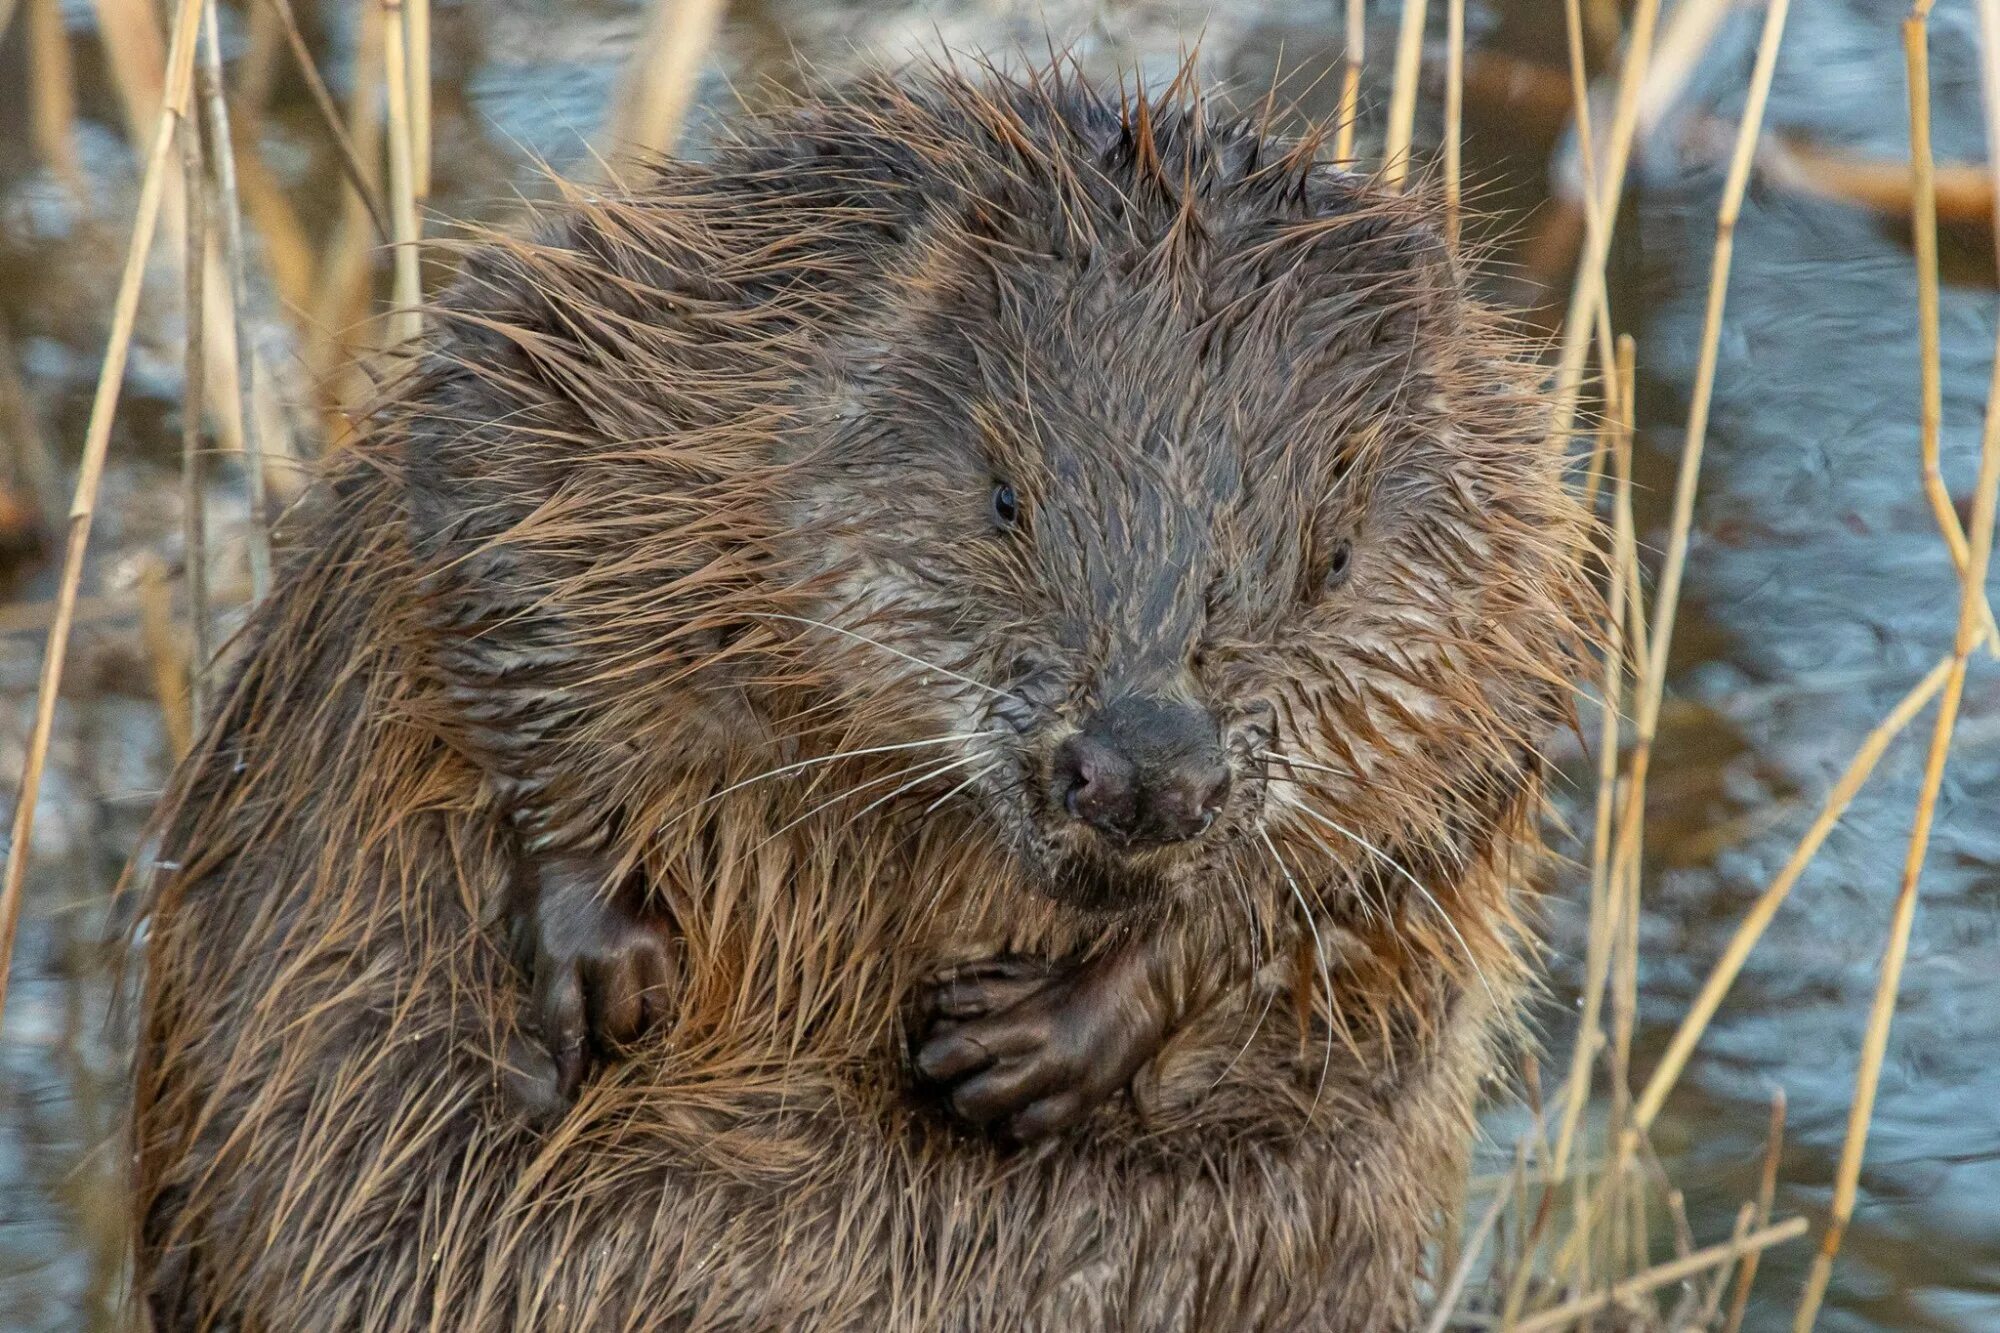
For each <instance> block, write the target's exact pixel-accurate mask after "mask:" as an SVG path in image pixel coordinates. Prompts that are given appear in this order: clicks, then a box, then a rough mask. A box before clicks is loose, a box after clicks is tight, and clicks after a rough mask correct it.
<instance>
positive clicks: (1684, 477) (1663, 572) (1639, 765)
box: [1607, 0, 1791, 864]
mask: <svg viewBox="0 0 2000 1333" xmlns="http://www.w3.org/2000/svg"><path fill="white" fill-rule="evenodd" d="M1790 8H1791V0H1771V4H1770V6H1769V8H1767V9H1766V10H1765V12H1764V29H1763V33H1762V35H1761V36H1760V37H1759V38H1758V42H1757V59H1756V64H1755V65H1754V66H1753V67H1752V70H1751V75H1750V91H1749V96H1748V98H1747V99H1746V100H1745V103H1744V107H1743V121H1742V123H1741V124H1740V125H1739V126H1738V127H1737V136H1736V151H1735V153H1734V155H1733V156H1732V157H1731V159H1730V163H1729V175H1728V178H1727V180H1726V181H1725V182H1724V184H1723V188H1722V203H1721V206H1720V207H1719V208H1718V209H1717V211H1716V220H1715V255H1714V258H1713V260H1712V261H1711V263H1710V266H1709V282H1708V301H1707V308H1706V310H1705V311H1704V313H1703V317H1702V336H1701V352H1700V356H1699V359H1698V361H1697V363H1696V368H1695V382H1694V392H1693V397H1692V401H1691V402H1690V404H1689V407H1688V426H1687V438H1686V441H1685V443H1684V444H1683V446H1682V450H1681V463H1680V470H1679V474H1678V476H1677V477H1676V479H1675V483H1674V505H1673V516H1672V519H1671V521H1670V524H1669V527H1668V535H1667V549H1666V555H1665V557H1664V559H1663V560H1662V562H1661V566H1660V580H1659V587H1658V591H1657V592H1656V593H1655V594H1654V598H1653V633H1652V639H1651V640H1650V643H1649V644H1648V647H1647V657H1648V663H1647V668H1646V685H1645V688H1644V689H1643V690H1642V691H1641V692H1640V694H1639V696H1638V708H1637V710H1636V712H1637V716H1636V719H1635V720H1636V728H1635V730H1636V736H1635V740H1634V745H1633V753H1632V781H1631V786H1630V788H1629V790H1628V791H1627V794H1626V801H1627V804H1628V806H1629V807H1630V815H1629V817H1628V819H1627V821H1626V826H1625V829H1624V830H1621V837H1620V842H1621V846H1620V849H1619V854H1618V856H1617V857H1616V858H1614V864H1616V863H1617V862H1619V861H1628V862H1631V863H1634V864H1636V862H1637V859H1638V842H1637V833H1638V827H1639V820H1638V812H1639V809H1640V807H1642V806H1643V805H1644V802H1645V784H1646V770H1647V767H1648V764H1649V763H1650V760H1651V757H1652V743H1653V738H1654V736H1655V734H1656V733H1657V731H1658V729H1659V720H1660V698H1661V695H1662V693H1663V690H1662V686H1663V684H1664V682H1665V678H1666V669H1667V652H1668V649H1669V648H1670V647H1671V646H1672V643H1673V635H1674V620H1675V616H1676V614H1677V613H1678V611H1679V609H1680V590H1681V577H1682V574H1683V572H1684V570H1685V568H1686V565H1687V551H1688V539H1689V535H1690V533H1691V532H1692V530H1693V527H1694V499H1695V491H1696V489H1697V487H1698V486H1699V484H1700V480H1701V462H1702V454H1703V450H1704V447H1705V446H1706V444H1707V440H1708V417H1709V408H1710V406H1711V404H1712V402H1713V400H1714V394H1715V370H1716V362H1717V359H1718V357H1719V356H1720V352H1721V346H1722V311H1723V306H1724V304H1725V302H1726V300H1727V297H1728V294H1729V269H1730V261H1731V259H1732V258H1733V256H1734V254H1735V248H1736V220H1737V217H1738V216H1739V215H1740V213H1741V212H1742V208H1743V194H1744V190H1745V188H1746V187H1747V186H1748V184H1749V181H1750V164H1751V159H1752V156H1753V155H1754V153H1755V152H1756V148H1757V136H1758V134H1759V132H1760V131H1761V129H1762V127H1763V123H1764V106H1765V103H1766V102H1767V101H1768V100H1769V98H1770V93H1771V77H1772V74H1773V73H1774V72H1775V70H1776V69H1777V63H1778V43H1779V41H1780V39H1781V38H1782V37H1783V35H1784V28H1785V16H1786V13H1787V12H1788V11H1789V10H1790ZM1607 221H1608V219H1607ZM1628 831H1629V832H1628Z"/></svg>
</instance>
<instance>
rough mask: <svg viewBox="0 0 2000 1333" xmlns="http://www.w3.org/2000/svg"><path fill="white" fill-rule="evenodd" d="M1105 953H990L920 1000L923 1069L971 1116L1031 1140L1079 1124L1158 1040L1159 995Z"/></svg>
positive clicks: (958, 1111) (919, 1063)
mask: <svg viewBox="0 0 2000 1333" xmlns="http://www.w3.org/2000/svg"><path fill="white" fill-rule="evenodd" d="M1125 972H1126V969H1124V968H1121V967H1118V966H1116V965H1115V964H1113V965H1107V964H1105V963H1102V962H1100V963H1091V964H1083V965H1080V966H1074V967H1058V966H1055V965H1052V964H1050V963H1047V962H1045V961H1042V960H1040V959H1032V958H1018V957H1006V958H996V959H992V960H989V961H986V962H982V963H975V964H971V965H969V966H964V967H958V968H953V969H951V970H950V971H948V972H946V973H944V974H943V975H941V976H939V977H938V978H937V979H936V980H935V981H933V982H932V983H931V985H930V986H928V987H927V988H926V989H925V991H924V993H923V994H922V996H921V997H920V999H919V1010H920V1012H919V1014H918V1038H917V1047H916V1052H915V1062H916V1069H917V1074H918V1076H919V1077H920V1078H921V1079H923V1080H924V1081H925V1082H927V1083H929V1084H931V1085H932V1086H933V1087H935V1088H936V1089H937V1090H938V1091H939V1092H941V1093H942V1094H943V1095H944V1097H945V1100H946V1102H947V1104H948V1105H949V1106H950V1108H951V1111H952V1113H953V1114H954V1115H956V1116H957V1117H958V1118H959V1119H961V1120H964V1121H966V1122H967V1123H969V1124H974V1125H982V1126H990V1127H994V1128H997V1129H999V1130H1000V1131H1001V1132H1003V1133H1005V1134H1006V1135H1007V1136H1008V1137H1009V1138H1012V1139H1014V1140H1016V1141H1018V1142H1022V1143H1027V1142H1032V1141H1034V1140H1036V1139H1040V1138H1044V1137H1046V1136H1048V1135H1050V1134H1054V1133H1057V1132H1059V1131H1061V1130H1065V1129H1069V1128H1071V1127H1073V1126H1075V1125H1078V1124H1081V1123H1082V1122H1083V1120H1084V1119H1085V1118H1086V1117H1087V1116H1088V1115H1089V1114H1090V1113H1091V1111H1093V1110H1095V1109H1096V1108H1097V1106H1098V1105H1099V1104H1100V1103H1102V1102H1103V1101H1104V1100H1105V1099H1106V1098H1108V1097H1110V1096H1112V1095H1113V1094H1114V1093H1117V1092H1118V1091H1120V1090H1121V1089H1123V1088H1124V1087H1125V1086H1126V1085H1127V1084H1128V1083H1130V1082H1131V1080H1132V1075H1133V1074H1134V1073H1136V1072H1137V1071H1138V1069H1139V1067H1140V1066H1141V1065H1143V1064H1145V1062H1146V1061H1147V1059H1149V1058H1150V1057H1151V1056H1152V1055H1153V1053H1154V1052H1155V1051H1156V1050H1158V1049H1159V1043H1160V1039H1161V1032H1162V1030H1163V1027H1164V1024H1163V1023H1162V1022H1161V1018H1162V1015H1161V1014H1160V1013H1159V1012H1158V1008H1159V1007H1158V1006H1157V1005H1156V1004H1153V1003H1151V1002H1149V1000H1148V999H1147V998H1146V997H1145V996H1144V995H1142V994H1139V993H1138V992H1137V991H1136V990H1135V989H1134V988H1132V987H1130V986H1129V985H1126V984H1125V982H1126V977H1125Z"/></svg>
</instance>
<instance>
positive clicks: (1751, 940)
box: [1634, 657, 1951, 1129]
mask: <svg viewBox="0 0 2000 1333" xmlns="http://www.w3.org/2000/svg"><path fill="white" fill-rule="evenodd" d="M1950 671H1951V658H1950V657H1945V658H1943V659H1942V660H1940V661H1939V662H1938V664H1937V665H1936V666H1934V667H1932V668H1931V670H1930V672H1929V673H1928V674H1926V675H1925V676H1924V678H1923V679H1922V680H1920V681H1918V682H1917V683H1916V684H1915V685H1914V686H1912V687H1911V689H1910V692H1909V693H1908V694H1905V695H1904V696H1903V697H1902V699H1901V700H1900V701H1898V703H1897V704H1896V706H1895V707H1894V708H1892V709H1890V710H1889V713H1888V715H1887V716H1886V717H1884V718H1883V719H1882V721H1881V722H1879V723H1877V724H1876V726H1875V729H1874V730H1873V731H1871V732H1869V733H1868V736H1867V738H1866V739H1865V740H1864V741H1863V742H1862V743H1861V747H1860V749H1859V750H1857V751H1856V752H1855V755H1854V758H1853V759H1851V760H1850V761H1848V765H1847V768H1846V769H1845V770H1844V771H1843V772H1842V773H1841V775H1840V780H1839V781H1838V782H1836V783H1834V784H1833V789H1832V790H1831V791H1829V792H1828V793H1827V795H1826V800H1825V801H1824V802H1823V803H1822V804H1821V806H1820V811H1819V815H1818V817H1817V818H1815V819H1814V820H1813V823H1812V827H1811V828H1809V829H1807V830H1806V834H1805V836H1804V837H1803V838H1801V839H1799V843H1798V846H1796V847H1794V848H1793V849H1792V855H1791V857H1790V859H1788V860H1787V861H1786V862H1785V865H1784V868H1783V869H1781V870H1780V871H1779V872H1778V874H1777V876H1776V877H1775V878H1774V879H1772V881H1771V882H1770V884H1769V885H1768V886H1766V887H1765V889H1764V892H1763V893H1761V894H1759V895H1758V897H1757V901H1756V902H1754V903H1752V904H1751V905H1750V910H1749V911H1747V912H1745V913H1744V914H1743V920H1742V921H1741V922H1740V923H1739V924H1738V925H1737V927H1736V933H1735V934H1734V935H1733V936H1731V937H1730V940H1729V944H1728V946H1727V947H1726V948H1724V949H1723V951H1722V957H1721V958H1720V959H1718V960H1717V961H1716V964H1715V966H1714V967H1713V968H1711V969H1710V970H1709V974H1708V979H1707V980H1706V981H1704V982H1703V983H1702V987H1701V992H1700V993H1699V994H1698V995H1696V996H1695V998H1694V1001H1693V1003H1691V1004H1690V1005H1689V1006H1688V1009H1687V1012H1686V1013H1685V1014H1683V1015H1682V1016H1681V1021H1680V1026H1679V1027H1678V1028H1676V1029H1675V1031H1674V1035H1673V1037H1672V1038H1671V1039H1669V1040H1668V1042H1667V1048H1666V1050H1665V1051H1664V1052H1663V1053H1662V1054H1661V1056H1660V1061H1659V1063H1658V1064H1657V1065H1656V1066H1654V1069H1653V1073H1652V1077H1651V1078H1649V1079H1648V1080H1647V1082H1646V1087H1645V1090H1644V1091H1643V1092H1641V1093H1640V1095H1639V1100H1638V1105H1637V1106H1636V1108H1635V1109H1634V1116H1635V1118H1636V1120H1637V1123H1638V1127H1639V1128H1641V1129H1645V1128H1649V1127H1651V1125H1652V1123H1653V1121H1654V1119H1655V1118H1656V1117H1657V1116H1658V1115H1659V1113H1660V1108H1661V1107H1662V1106H1663V1105H1664V1104H1665V1103H1666V1100H1667V1095H1668V1094H1669V1093H1671V1092H1672V1091H1673V1089H1674V1084H1675V1083H1676V1082H1677V1081H1678V1080H1679V1078H1680V1076H1681V1073H1682V1071H1683V1070H1684V1069H1685V1068H1686V1067H1687V1062H1688V1058H1689V1056H1691V1055H1692V1054H1693V1053H1694V1048H1695V1046H1696V1045H1697V1044H1698V1043H1699V1042H1700V1041H1701V1038H1702V1034H1703V1033H1704V1032H1706V1031H1707V1030H1708V1024H1709V1022H1710V1021H1711V1020H1712V1019H1713V1018H1714V1017H1715V1012H1716V1010H1717V1009H1719V1008H1720V1007H1721V1005H1722V1001H1723V998H1724V997H1725V996H1727V995H1728V993H1729V988H1730V987H1731V986H1732V985H1734V984H1735V981H1736V978H1737V975H1738V974H1739V973H1741V972H1742V970H1743V965H1744V964H1745V963H1746V962H1747V961H1748V960H1749V957H1750V953H1751V950H1753V949H1755V948H1756V947H1757V942H1758V941H1759V940H1761V939H1762V938H1763V937H1764V931H1765V930H1766V929H1767V928H1768V927H1769V926H1770V924H1771V919H1772V918H1773V917H1775V916H1776V915H1777V913H1778V908H1779V907H1781V906H1783V905H1784V902H1785V899H1786V897H1787V896H1789V895H1790V893H1791V891H1792V888H1793V886H1795V885H1796V884H1797V883H1798V882H1799V877H1800V876H1801V875H1803V874H1804V873H1805V869H1806V866H1807V865H1809V864H1810V863H1811V861H1812V859H1813V857H1814V856H1815V855H1816V854H1817V853H1818V851H1819V849H1820V844H1822V843H1824V842H1825V841H1826V838H1827V835H1828V834H1829V833H1831V832H1832V831H1833V828H1834V825H1836V824H1838V823H1839V822H1840V818H1841V816H1842V815H1844V814H1845V813H1847V807H1848V806H1849V805H1850V804H1851V803H1852V802H1853V800H1854V797H1855V794H1856V793H1858V792H1859V791H1860V790H1861V785H1862V784H1863V783H1865V782H1866V781H1868V778H1869V776H1870V775H1871V774H1872V773H1874V771H1875V765H1876V764H1877V763H1879V762H1880V761H1881V759H1882V755H1883V754H1884V752H1886V751H1887V750H1888V748H1889V744H1890V742H1891V741H1893V740H1895V738H1896V737H1897V736H1899V735H1900V734H1902V732H1903V729H1904V728H1906V727H1908V726H1909V725H1910V723H1911V721H1913V720H1914V719H1915V718H1916V716H1917V714H1918V713H1920V712H1922V711H1923V710H1924V708H1925V707H1927V706H1928V705H1929V704H1930V701H1931V700H1932V699H1934V698H1936V697H1937V693H1938V691H1939V690H1941V689H1943V688H1944V683H1945V677H1946V676H1947V675H1949V674H1950Z"/></svg>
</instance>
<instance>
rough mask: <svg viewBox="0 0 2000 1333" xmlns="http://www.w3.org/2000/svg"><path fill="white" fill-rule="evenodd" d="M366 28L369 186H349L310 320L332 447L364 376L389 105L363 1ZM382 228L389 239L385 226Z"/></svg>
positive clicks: (376, 23) (312, 356)
mask: <svg viewBox="0 0 2000 1333" xmlns="http://www.w3.org/2000/svg"><path fill="white" fill-rule="evenodd" d="M360 28H361V31H360V34H359V36H358V37H357V39H356V41H355V51H354V70H353V75H352V85H351V91H350V92H349V94H348V105H347V116H348V119H347V133H348V138H349V142H351V143H352V144H353V146H354V149H355V151H356V153H358V154H359V157H358V169H359V170H360V171H361V172H362V176H361V180H362V184H363V186H364V189H361V190H354V191H349V192H348V194H347V196H346V199H345V201H344V207H343V209H342V212H341V217H340V221H339V223H337V224H336V225H335V228H334V233H333V236H332V237H331V238H330V239H329V240H328V242H327V245H326V248H325V249H324V250H323V251H322V252H321V256H320V265H319V276H318V278H317V280H316V281H315V283H314V287H315V290H316V292H317V296H316V299H315V300H314V302H313V304H312V306H311V307H310V313H309V315H308V316H307V319H306V326H307V331H308V332H307V343H306V351H305V363H306V369H307V372H308V373H309V374H310V375H311V376H312V380H313V384H314V388H315V391H316V393H317V395H318V398H319V407H320V411H321V415H322V419H323V420H324V421H325V423H326V427H327V432H326V438H327V442H328V445H329V447H332V446H334V445H337V444H338V443H339V441H340V440H341V439H342V438H343V432H344V431H345V429H346V419H345V416H344V415H343V414H342V412H341V401H342V398H343V394H342V392H341V386H342V385H343V383H345V382H348V381H351V380H354V379H356V378H358V374H359V372H358V370H357V367H356V363H355V359H354V358H353V357H352V356H351V355H350V350H351V348H352V347H353V346H354V345H355V344H356V342H357V340H358V338H359V336H360V325H361V324H362V323H363V322H364V321H365V320H366V318H367V314H368V306H369V274H370V246H369V236H370V221H371V208H370V205H369V197H370V195H371V194H372V193H373V187H374V186H375V184H376V182H377V172H378V170H379V168H378V167H377V165H376V162H377V158H378V156H379V154H380V151H381V137H382V108H381V99H380V98H379V97H377V96H376V92H377V89H378V88H379V87H380V80H381V78H382V47H383V33H382V28H383V23H382V8H381V6H379V5H375V4H366V5H363V6H362V7H361V15H360ZM374 234H375V235H378V236H380V237H382V238H383V239H384V240H387V239H388V238H389V233H388V232H387V231H385V230H380V229H378V230H376V231H375V233H374Z"/></svg>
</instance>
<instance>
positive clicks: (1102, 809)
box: [1050, 732, 1137, 837]
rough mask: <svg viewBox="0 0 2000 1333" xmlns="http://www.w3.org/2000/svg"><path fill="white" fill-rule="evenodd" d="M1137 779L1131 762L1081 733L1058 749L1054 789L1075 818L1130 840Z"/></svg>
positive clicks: (1092, 737) (1105, 745) (1052, 782)
mask: <svg viewBox="0 0 2000 1333" xmlns="http://www.w3.org/2000/svg"><path fill="white" fill-rule="evenodd" d="M1136 777H1137V771H1136V770H1135V769H1134V767H1133V764H1132V761H1131V760H1130V759H1128V758H1126V757H1125V756H1124V755H1122V754H1120V753H1119V752H1118V751H1117V750H1115V749H1113V748H1112V747H1111V746H1109V745H1107V744H1105V743H1104V742H1103V741H1102V740H1100V739H1098V738H1097V737H1095V736H1092V735H1089V734H1088V733H1082V732H1080V733H1078V734H1077V735H1075V736H1072V737H1070V738H1069V739H1068V740H1066V741H1064V742H1063V743H1062V745H1061V746H1060V747H1059V748H1058V749H1057V750H1056V755H1055V764H1054V771H1053V772H1052V773H1051V774H1050V787H1051V788H1052V794H1053V795H1055V797H1056V798H1057V799H1058V800H1059V801H1061V803H1062V806H1063V809H1065V810H1067V811H1068V812H1069V814H1070V817H1071V818H1072V819H1080V820H1082V821H1083V822H1084V823H1086V824H1093V825H1095V826H1096V827H1098V828H1100V829H1103V830H1104V831H1105V832H1107V833H1113V834H1116V835H1118V836H1119V837H1126V836H1129V834H1130V833H1131V825H1132V817H1133V814H1134V810H1135V801H1134V797H1135V794H1136V790H1135V781H1134V780H1135V778H1136Z"/></svg>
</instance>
